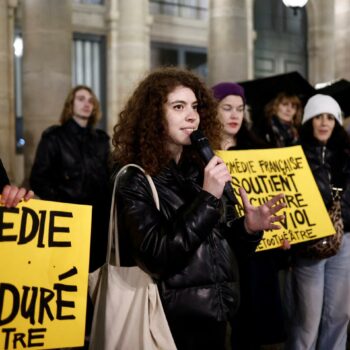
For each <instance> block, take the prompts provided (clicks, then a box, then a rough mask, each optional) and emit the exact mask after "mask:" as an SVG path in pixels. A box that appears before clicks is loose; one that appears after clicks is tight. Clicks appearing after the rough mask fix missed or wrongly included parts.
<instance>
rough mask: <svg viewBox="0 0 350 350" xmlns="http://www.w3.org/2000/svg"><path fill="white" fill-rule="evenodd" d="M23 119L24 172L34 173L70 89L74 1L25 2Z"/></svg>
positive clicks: (36, 0)
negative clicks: (39, 151)
mask: <svg viewBox="0 0 350 350" xmlns="http://www.w3.org/2000/svg"><path fill="white" fill-rule="evenodd" d="M22 5H23V12H22V18H23V22H22V23H23V27H22V29H23V46H24V48H23V116H24V136H25V140H26V145H25V171H26V175H27V176H28V175H29V173H30V170H31V166H32V162H33V159H34V155H35V151H36V147H37V144H38V141H39V140H40V136H41V133H42V131H43V130H44V129H45V128H46V127H48V126H49V125H52V124H58V120H59V115H60V113H61V110H62V108H63V102H64V99H65V98H66V95H67V93H68V91H69V89H70V87H71V46H72V29H71V28H72V20H71V16H72V8H71V6H72V5H71V0H60V1H57V0H45V1H42V0H25V1H22Z"/></svg>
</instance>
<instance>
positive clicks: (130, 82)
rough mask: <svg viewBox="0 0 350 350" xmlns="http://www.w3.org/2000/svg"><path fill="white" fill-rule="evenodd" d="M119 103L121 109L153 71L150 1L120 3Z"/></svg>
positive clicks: (122, 1) (121, 1)
mask: <svg viewBox="0 0 350 350" xmlns="http://www.w3.org/2000/svg"><path fill="white" fill-rule="evenodd" d="M119 18H120V19H119V38H118V57H119V58H118V92H119V94H118V96H119V98H118V103H119V109H120V108H122V107H123V105H124V103H125V100H126V99H127V98H128V97H129V94H130V93H131V92H132V91H133V89H134V88H135V86H136V84H137V83H138V82H139V80H140V79H141V78H143V77H144V74H145V72H147V71H148V70H149V68H150V23H151V20H150V16H149V2H148V0H119Z"/></svg>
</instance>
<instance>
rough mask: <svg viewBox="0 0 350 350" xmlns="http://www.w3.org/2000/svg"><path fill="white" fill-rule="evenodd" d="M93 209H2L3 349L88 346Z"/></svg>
mask: <svg viewBox="0 0 350 350" xmlns="http://www.w3.org/2000/svg"><path fill="white" fill-rule="evenodd" d="M91 212H92V209H91V206H88V205H76V204H68V203H58V202H49V201H42V200H35V199H31V200H30V201H28V202H22V203H20V204H19V205H18V206H17V207H16V208H6V207H4V206H0V264H1V272H0V276H1V277H0V349H27V348H31V349H52V348H64V347H74V346H82V345H83V344H84V331H85V317H86V299H87V278H88V265H89V248H90V231H91Z"/></svg>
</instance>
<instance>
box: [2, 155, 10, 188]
mask: <svg viewBox="0 0 350 350" xmlns="http://www.w3.org/2000/svg"><path fill="white" fill-rule="evenodd" d="M9 184H10V181H9V178H8V177H7V173H6V170H5V168H4V166H3V164H2V161H1V159H0V193H1V192H2V190H3V188H4V187H5V186H6V185H9Z"/></svg>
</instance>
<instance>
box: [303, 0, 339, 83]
mask: <svg viewBox="0 0 350 350" xmlns="http://www.w3.org/2000/svg"><path fill="white" fill-rule="evenodd" d="M306 6H307V7H306V9H307V14H308V55H309V81H310V83H312V84H316V83H321V82H327V81H330V80H333V79H335V62H336V56H337V51H336V43H335V31H334V26H335V16H334V14H335V12H334V0H311V1H309V2H308V4H307V5H306Z"/></svg>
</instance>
